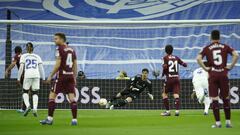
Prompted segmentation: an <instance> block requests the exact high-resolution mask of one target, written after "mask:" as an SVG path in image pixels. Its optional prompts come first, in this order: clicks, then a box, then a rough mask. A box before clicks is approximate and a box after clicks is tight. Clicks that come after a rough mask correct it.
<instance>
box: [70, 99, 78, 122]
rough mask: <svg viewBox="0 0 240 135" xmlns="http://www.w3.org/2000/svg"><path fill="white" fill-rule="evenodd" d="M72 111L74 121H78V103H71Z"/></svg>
mask: <svg viewBox="0 0 240 135" xmlns="http://www.w3.org/2000/svg"><path fill="white" fill-rule="evenodd" d="M71 110H72V116H73V119H77V103H76V102H75V101H74V102H72V103H71Z"/></svg>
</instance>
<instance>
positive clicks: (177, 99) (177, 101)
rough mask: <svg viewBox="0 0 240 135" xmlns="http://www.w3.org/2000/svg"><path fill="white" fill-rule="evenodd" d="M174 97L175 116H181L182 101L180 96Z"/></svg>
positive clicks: (174, 95) (175, 95)
mask: <svg viewBox="0 0 240 135" xmlns="http://www.w3.org/2000/svg"><path fill="white" fill-rule="evenodd" d="M173 97H174V100H175V101H174V104H175V108H176V111H175V116H179V109H180V100H179V94H173Z"/></svg>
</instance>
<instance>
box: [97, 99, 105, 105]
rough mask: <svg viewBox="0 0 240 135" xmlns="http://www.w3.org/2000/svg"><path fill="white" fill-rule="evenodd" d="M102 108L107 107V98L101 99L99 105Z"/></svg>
mask: <svg viewBox="0 0 240 135" xmlns="http://www.w3.org/2000/svg"><path fill="white" fill-rule="evenodd" d="M98 104H99V105H100V106H106V104H107V99H106V98H101V99H100V100H99V103H98Z"/></svg>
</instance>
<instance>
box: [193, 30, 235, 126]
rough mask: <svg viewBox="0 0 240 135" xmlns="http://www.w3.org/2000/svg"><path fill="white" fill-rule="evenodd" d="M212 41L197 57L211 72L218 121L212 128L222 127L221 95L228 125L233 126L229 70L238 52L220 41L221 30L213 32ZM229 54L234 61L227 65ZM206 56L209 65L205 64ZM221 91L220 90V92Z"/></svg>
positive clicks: (215, 115) (210, 87)
mask: <svg viewBox="0 0 240 135" xmlns="http://www.w3.org/2000/svg"><path fill="white" fill-rule="evenodd" d="M211 40H212V43H211V44H210V45H207V46H206V47H204V48H203V50H202V51H201V52H200V53H199V55H198V57H197V62H198V64H199V65H200V66H201V67H202V68H203V69H204V70H206V71H207V72H208V74H209V79H208V83H209V96H210V98H211V99H212V109H213V114H214V117H215V120H216V123H215V124H214V125H212V128H221V122H220V113H219V103H218V99H219V96H220V97H221V99H222V100H223V108H224V112H225V118H226V127H227V128H231V127H232V125H231V121H230V118H231V109H230V99H229V98H230V94H229V80H228V71H229V70H231V69H232V68H233V67H234V66H235V64H236V63H237V60H238V53H237V52H236V51H235V50H234V49H233V48H231V47H230V46H228V45H226V44H222V43H220V42H219V41H220V32H219V31H218V30H213V31H212V33H211ZM228 54H230V55H232V63H231V64H230V65H227V59H228ZM204 57H206V59H207V63H208V65H209V67H206V66H205V65H204V64H203V58H204ZM219 91H220V92H219Z"/></svg>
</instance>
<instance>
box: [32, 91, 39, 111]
mask: <svg viewBox="0 0 240 135" xmlns="http://www.w3.org/2000/svg"><path fill="white" fill-rule="evenodd" d="M32 100H33V110H35V111H36V110H37V107H38V95H37V94H34V95H32Z"/></svg>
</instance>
